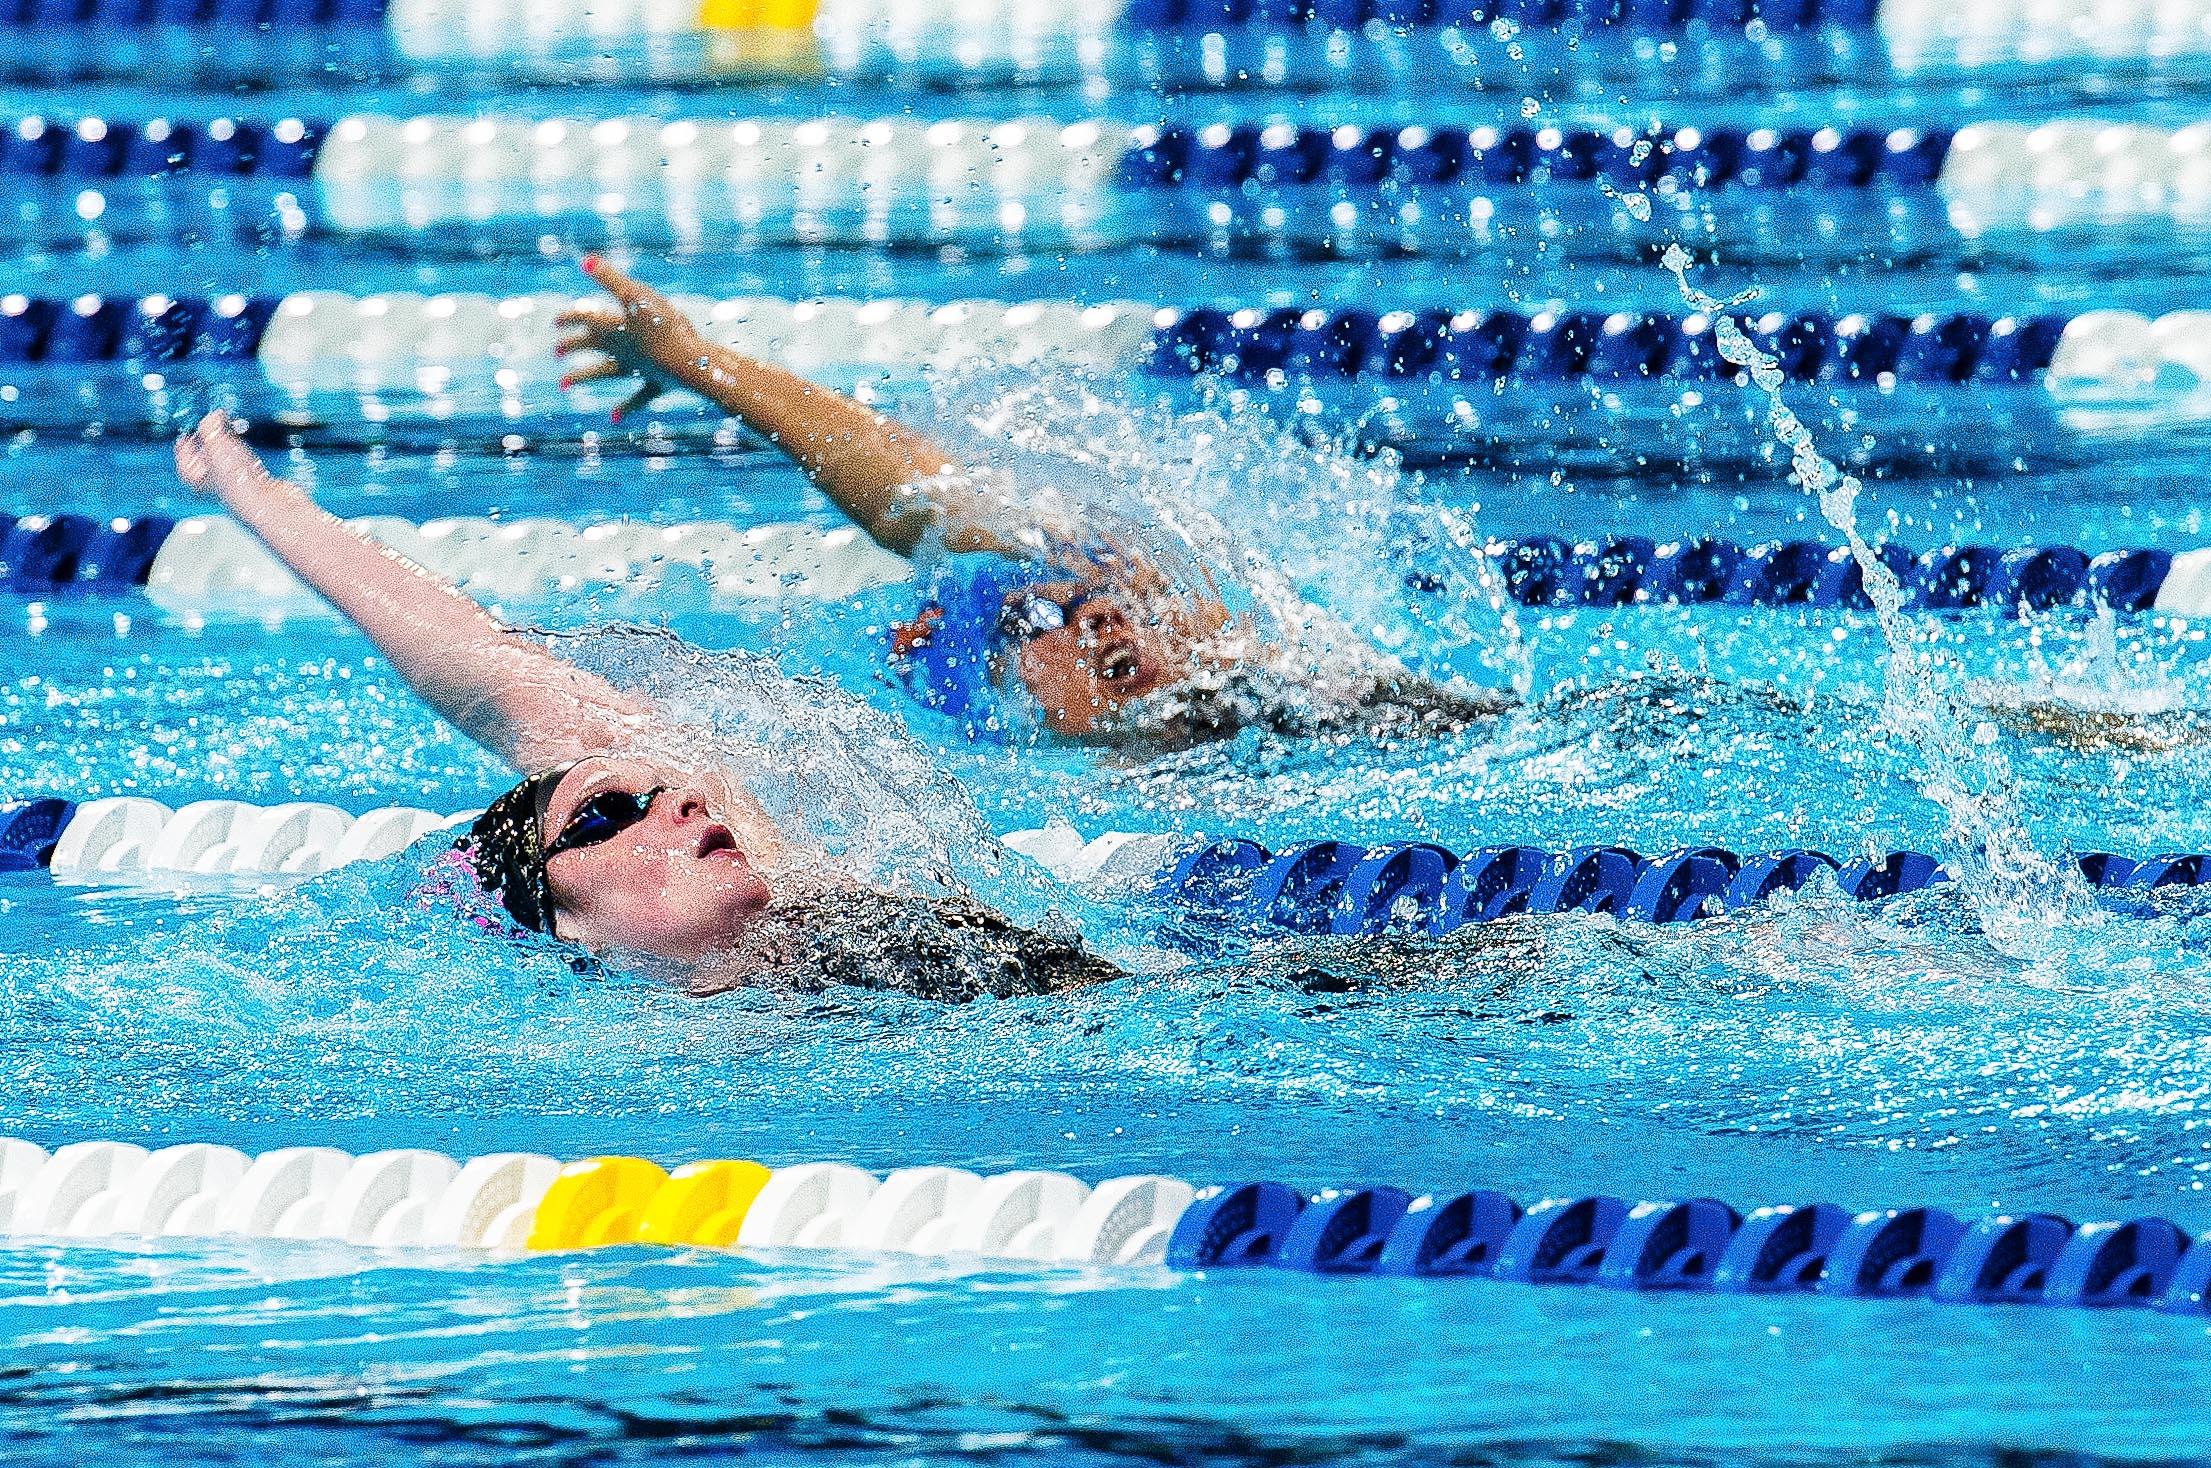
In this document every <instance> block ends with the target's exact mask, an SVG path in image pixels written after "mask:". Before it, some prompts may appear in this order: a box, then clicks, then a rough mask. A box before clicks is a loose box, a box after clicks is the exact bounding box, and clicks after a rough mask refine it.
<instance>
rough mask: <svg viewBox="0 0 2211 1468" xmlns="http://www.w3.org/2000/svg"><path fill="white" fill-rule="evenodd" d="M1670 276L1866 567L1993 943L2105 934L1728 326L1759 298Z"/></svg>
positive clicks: (2029, 947)
mask: <svg viewBox="0 0 2211 1468" xmlns="http://www.w3.org/2000/svg"><path fill="white" fill-rule="evenodd" d="M1665 265H1666V268H1667V269H1668V270H1670V271H1672V272H1673V275H1674V279H1675V281H1676V282H1677V283H1678V284H1679V286H1680V288H1681V293H1682V295H1683V297H1684V298H1685V299H1687V300H1688V301H1689V302H1690V304H1691V305H1693V306H1695V307H1696V308H1697V309H1698V310H1699V311H1703V312H1705V313H1706V314H1708V315H1709V316H1711V318H1712V323H1713V340H1714V342H1715V343H1716V344H1717V346H1718V347H1719V351H1720V355H1721V357H1723V358H1724V359H1725V360H1727V361H1728V362H1730V363H1732V364H1733V365H1735V366H1737V367H1741V368H1743V369H1745V370H1746V371H1748V372H1749V374H1750V378H1751V381H1752V383H1753V384H1755V385H1756V386H1757V388H1758V390H1759V391H1760V392H1762V393H1764V394H1765V395H1766V400H1767V411H1766V423H1767V428H1768V430H1769V431H1770V432H1771V433H1772V434H1773V436H1774V439H1775V440H1776V441H1777V442H1779V443H1780V444H1781V445H1782V446H1783V447H1785V448H1786V449H1788V451H1789V464H1790V476H1791V477H1792V478H1793V479H1794V480H1795V481H1796V482H1797V484H1798V485H1799V486H1801V487H1802V488H1804V489H1805V490H1807V491H1809V492H1810V493H1811V494H1812V495H1813V497H1814V498H1815V499H1817V500H1818V502H1819V507H1820V513H1821V514H1823V515H1824V516H1826V518H1827V521H1828V523H1829V524H1831V525H1833V526H1834V527H1835V529H1836V530H1838V531H1840V532H1841V533H1842V536H1843V539H1844V541H1845V543H1846V544H1847V545H1848V546H1849V548H1850V554H1851V557H1852V558H1853V559H1854V560H1856V561H1857V563H1858V569H1859V571H1860V573H1861V574H1862V575H1863V577H1864V581H1865V589H1866V594H1867V595H1868V596H1869V597H1871V598H1872V601H1873V613H1874V617H1875V619H1876V621H1877V622H1878V624H1879V626H1880V629H1881V636H1882V639H1883V641H1885V642H1886V643H1887V645H1888V657H1887V662H1886V667H1885V671H1886V675H1887V676H1886V679H1885V685H1884V692H1883V701H1882V713H1883V718H1884V721H1885V722H1886V724H1887V725H1888V727H1889V728H1891V729H1893V730H1894V731H1896V732H1897V733H1900V734H1902V735H1903V736H1904V737H1905V738H1907V739H1908V740H1910V741H1911V744H1912V746H1913V748H1914V749H1915V750H1916V751H1917V752H1918V754H1919V757H1920V762H1921V772H1920V776H1919V784H1920V789H1921V791H1922V792H1923V793H1924V794H1925V795H1926V796H1927V797H1928V798H1929V799H1930V800H1932V801H1934V802H1935V803H1936V804H1937V805H1939V806H1941V807H1942V810H1943V812H1944V814H1945V815H1946V816H1947V818H1948V827H1949V828H1948V830H1947V832H1946V833H1945V834H1946V838H1947V840H1946V850H1945V860H1946V861H1947V863H1948V864H1949V866H1950V868H1951V871H1952V874H1953V875H1954V876H1956V877H1957V878H1958V880H1959V882H1960V883H1961V884H1962V885H1963V887H1964V889H1965V891H1966V892H1967V893H1968V895H1969V896H1970V897H1971V898H1972V900H1973V903H1974V906H1975V907H1976V909H1977V910H1978V911H1979V913H1980V917H1981V921H1982V924H1983V926H1984V927H1985V929H1986V930H1987V932H1988V935H1989V939H1990V941H1991V942H1992V943H1994V944H1996V946H1997V947H1998V948H1999V949H2001V950H2002V951H2004V952H2006V953H2009V954H2012V955H2014V956H2017V957H2027V958H2031V957H2036V956H2041V955H2046V954H2048V953H2050V952H2052V951H2053V950H2054V949H2055V948H2056V947H2057V945H2058V944H2060V943H2062V942H2063V941H2064V934H2065V930H2076V931H2077V930H2079V929H2082V928H2088V927H2094V926H2097V925H2099V924H2100V922H2101V920H2102V916H2103V914H2102V912H2101V911H2100V909H2099V908H2098V907H2097V906H2096V902H2095V899H2094V897H2093V896H2092V895H2091V893H2090V892H2089V889H2088V887H2087V885H2086V883H2085V882H2084V881H2083V880H2082V879H2081V877H2080V876H2079V874H2078V873H2076V872H2074V871H2072V870H2070V868H2069V866H2067V865H2061V864H2059V863H2057V862H2053V861H2052V860H2050V859H2049V858H2048V857H2046V856H2044V855H2043V854H2042V853H2041V852H2040V851H2039V850H2037V849H2036V848H2035V845H2034V843H2033V841H2032V840H2031V839H2030V838H2029V837H2028V835H2027V831H2026V821H2025V816H2024V812H2023V811H2022V810H2021V808H2020V803H2019V786H2018V782H2017V781H2016V780H2015V779H2014V778H2013V776H2012V771H2011V763H2010V761H2009V760H2008V759H2006V758H2005V756H2004V753H2003V751H2002V750H2001V749H2000V748H1998V747H1997V744H1996V739H1997V730H1996V726H1995V725H1994V724H1993V723H1991V722H1990V721H1989V720H1988V719H1987V718H1986V717H1985V716H1984V714H1983V713H1982V712H1981V711H1980V710H1978V709H1975V708H1974V707H1972V706H1971V704H1970V702H1969V700H1968V698H1967V697H1966V693H1965V689H1966V686H1967V684H1966V677H1965V672H1964V669H1963V668H1962V667H1960V666H1959V664H1958V662H1957V660H1956V659H1955V658H1953V657H1951V656H1950V655H1949V654H1947V653H1946V652H1944V651H1943V650H1942V649H1940V648H1939V647H1937V646H1935V645H1934V643H1933V641H1932V640H1931V639H1929V638H1926V637H1923V636H1922V635H1921V634H1920V633H1919V632H1918V630H1917V629H1915V628H1914V627H1913V626H1912V624H1911V622H1910V621H1909V620H1908V619H1907V618H1906V617H1905V616H1904V592H1903V586H1902V584H1901V583H1900V582H1898V580H1897V579H1896V574H1895V573H1894V572H1893V571H1891V570H1890V569H1889V567H1888V564H1887V563H1886V562H1885V561H1883V560H1882V559H1881V558H1880V557H1879V556H1878V555H1876V554H1875V553H1874V549H1873V547H1872V545H1871V544H1869V543H1868V542H1867V541H1866V539H1865V537H1864V535H1863V534H1862V533H1860V531H1859V529H1858V516H1857V502H1858V493H1859V490H1860V488H1861V485H1860V484H1859V481H1858V478H1857V476H1856V475H1853V474H1848V473H1845V472H1843V470H1842V469H1841V468H1839V467H1838V466H1837V465H1836V464H1835V463H1834V462H1833V461H1832V460H1830V459H1828V458H1827V457H1826V456H1825V455H1823V454H1822V453H1820V451H1819V447H1818V445H1817V444H1816V443H1814V442H1813V439H1812V433H1811V430H1810V429H1809V428H1807V427H1806V426H1805V424H1804V422H1803V420H1802V419H1800V418H1798V417H1797V415H1796V414H1795V412H1794V411H1792V410H1791V409H1790V407H1789V406H1788V404H1787V403H1786V402H1785V401H1784V400H1783V398H1782V393H1781V390H1782V387H1783V385H1784V383H1785V381H1786V379H1785V377H1784V375H1783V373H1782V371H1781V364H1780V362H1779V361H1778V360H1777V359H1776V358H1774V357H1773V356H1772V355H1771V354H1770V353H1767V352H1765V351H1763V350H1761V349H1760V348H1759V346H1758V344H1757V343H1756V342H1754V341H1752V340H1751V339H1750V337H1749V335H1748V334H1746V333H1745V332H1744V331H1743V329H1742V327H1741V326H1740V325H1739V324H1738V323H1737V322H1736V320H1735V318H1734V317H1733V315H1731V314H1730V313H1731V312H1732V311H1733V309H1734V308H1735V307H1737V306H1740V305H1742V304H1744V303H1745V302H1746V301H1748V300H1750V299H1752V298H1753V297H1754V296H1755V295H1756V292H1755V291H1750V292H1745V293H1744V294H1741V295H1737V296H1735V297H1732V298H1730V299H1728V300H1724V301H1723V300H1719V299H1717V298H1716V297H1713V296H1710V295H1707V294H1706V293H1705V292H1703V291H1701V290H1699V289H1698V288H1697V287H1696V286H1694V285H1692V284H1690V281H1689V265H1690V260H1689V252H1688V251H1686V250H1684V249H1683V248H1682V247H1681V246H1680V245H1679V244H1669V245H1668V246H1667V247H1666V255H1665Z"/></svg>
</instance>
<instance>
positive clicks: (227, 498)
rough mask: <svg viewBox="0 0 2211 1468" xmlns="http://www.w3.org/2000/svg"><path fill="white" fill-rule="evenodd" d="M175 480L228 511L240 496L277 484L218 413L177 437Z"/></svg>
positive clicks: (254, 454)
mask: <svg viewBox="0 0 2211 1468" xmlns="http://www.w3.org/2000/svg"><path fill="white" fill-rule="evenodd" d="M177 477H178V478H179V479H182V480H183V481H184V482H185V483H186V484H188V485H190V486H191V487H192V488H194V489H196V490H198V491H199V492H200V493H202V494H207V495H213V496H214V497H215V498H216V499H218V500H220V501H222V502H223V504H224V505H225V506H230V507H235V506H236V504H237V502H238V500H239V498H240V497H241V496H244V495H248V494H251V493H254V492H256V491H261V490H265V489H268V488H270V487H272V486H275V485H277V484H278V481H277V480H275V479H272V478H271V477H270V475H269V471H268V469H267V468H266V467H264V466H263V464H262V463H261V458H260V456H259V455H258V454H256V453H254V451H253V450H252V449H250V448H247V447H246V444H245V441H244V440H243V439H241V438H239V437H238V430H237V429H236V427H234V426H233V425H232V423H231V421H230V415H229V414H228V413H225V412H222V411H220V410H217V411H215V412H211V413H209V414H207V415H206V416H205V417H203V418H202V419H200V421H199V423H198V424H197V425H195V426H194V427H192V428H190V429H188V430H186V431H185V432H184V433H183V434H181V435H179V436H178V438H177Z"/></svg>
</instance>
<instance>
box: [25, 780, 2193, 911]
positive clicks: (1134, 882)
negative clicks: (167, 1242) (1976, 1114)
mask: <svg viewBox="0 0 2211 1468" xmlns="http://www.w3.org/2000/svg"><path fill="white" fill-rule="evenodd" d="M474 814H475V812H473V811H466V812H462V813H460V814H458V815H446V814H442V813H439V812H435V811H426V810H419V809H415V808H412V807H406V806H391V807H386V808H382V809H379V810H375V811H371V812H369V813H367V814H365V815H361V816H352V815H349V814H347V813H346V812H345V811H343V810H340V809H339V808H338V807H336V806H333V805H329V804H327V803H323V802H317V801H293V802H287V803H284V804H280V805H273V806H258V805H253V804H250V803H248V802H245V801H237V800H201V801H194V802H192V803H191V804H189V805H185V806H182V807H179V808H175V809H172V808H170V807H169V806H167V805H164V804H162V803H161V802H160V801H157V800H152V799H148V798H146V797H143V796H114V797H104V798H101V799H95V800H87V801H82V802H79V801H71V800H64V799H60V798H56V797H46V798H40V799H33V800H23V801H16V802H13V803H10V804H7V805H0V870H13V871H34V870H38V869H42V868H43V869H45V870H47V871H50V872H51V873H52V874H53V875H54V876H55V877H56V878H58V879H60V880H63V881H72V882H103V881H131V880H150V881H156V882H158V881H163V880H168V879H171V878H176V877H182V876H225V875H229V876H241V875H255V874H269V875H277V874H293V875H304V874H310V873H314V872H320V871H326V870H329V869H330V868H333V867H338V866H343V865H345V864H347V863H348V862H353V861H360V860H373V859H376V858H380V857H384V856H389V855H391V854H392V853H394V852H397V851H402V850H405V849H406V848H407V847H408V846H409V845H411V844H413V843H414V842H415V841H417V840H420V839H421V838H422V837H424V836H425V835H428V834H430V833H431V832H434V831H440V830H444V829H447V828H449V827H452V826H455V825H458V824H460V823H463V822H465V821H467V820H469V819H470V818H471V817H472V816H473V815H474ZM1005 843H1006V845H1007V847H1008V848H1009V849H1011V850H1014V851H1017V852H1019V853H1021V854H1022V855H1024V856H1026V857H1029V858H1030V859H1031V860H1033V861H1035V862H1037V863H1038V864H1039V865H1041V866H1043V867H1045V868H1046V869H1048V870H1050V871H1051V872H1052V873H1053V874H1054V875H1056V876H1058V877H1059V878H1060V879H1061V880H1062V881H1065V882H1068V883H1070V884H1073V885H1080V886H1090V887H1097V888H1101V889H1112V890H1115V891H1123V892H1132V893H1135V894H1138V895H1140V896H1144V897H1148V898H1152V899H1156V900H1159V901H1162V902H1167V903H1172V904H1175V905H1178V906H1179V907H1181V908H1182V909H1183V910H1184V911H1185V912H1187V913H1189V914H1190V915H1192V916H1197V917H1201V918H1208V919H1212V920H1217V921H1220V922H1224V923H1229V924H1233V925H1237V926H1239V927H1242V928H1245V929H1248V930H1251V931H1254V932H1263V931H1266V930H1268V929H1278V930H1287V931H1290V932H1297V933H1316V934H1318V933H1332V934H1338V935H1344V936H1360V935H1373V934H1377V933H1382V932H1405V933H1426V934H1442V933H1447V932H1450V931H1452V930H1454V929H1456V928H1460V927H1463V926H1465V925H1466V924H1469V923H1485V922H1495V921H1498V920H1499V919H1502V918H1508V917H1516V916H1520V915H1523V914H1534V915H1547V914H1558V913H1569V912H1583V913H1610V914H1611V915H1613V916H1614V917H1616V918H1618V919H1620V920H1621V921H1623V922H1644V923H1682V922H1691V921H1694V920H1696V919H1698V918H1702V917H1712V916H1718V915H1720V914H1723V913H1728V912H1733V911H1738V910H1740V909H1742V908H1746V907H1750V906H1753V905H1755V904H1757V903H1759V902H1763V901H1765V900H1766V899H1768V898H1770V897H1772V896H1774V895H1775V894H1776V893H1780V892H1794V891H1797V890H1799V889H1801V888H1803V887H1804V886H1805V885H1806V884H1807V883H1809V882H1812V881H1813V880H1814V879H1816V878H1819V877H1821V876H1822V875H1823V874H1824V875H1825V876H1826V877H1827V878H1828V879H1830V880H1832V881H1833V883H1834V884H1835V886H1836V887H1837V888H1838V889H1839V890H1841V891H1842V893H1843V894H1844V895H1846V896H1848V897H1850V898H1851V899H1853V900H1855V901H1859V902H1876V901H1880V900H1882V899H1885V898H1889V897H1895V896H1900V895H1903V894H1907V893H1911V892H1917V891H1920V890H1922V889H1924V888H1927V887H1930V886H1933V885H1936V884H1938V883H1941V882H1945V881H1948V880H1949V877H1948V874H1947V873H1945V872H1944V871H1943V870H1942V867H1941V865H1940V864H1939V863H1938V862H1937V861H1936V860H1935V859H1934V858H1933V857H1930V856H1927V855H1925V854H1923V853H1920V852H1915V851H1896V852H1889V853H1886V854H1883V855H1879V856H1869V857H1860V858H1858V859H1856V860H1853V861H1837V860H1836V859H1835V858H1833V857H1830V856H1827V855H1824V854H1822V853H1820V852H1817V851H1805V850H1791V851H1776V852H1765V853H1759V854H1748V855H1744V854H1738V853H1735V852H1732V851H1727V850H1723V849H1721V848H1718V847H1690V848H1684V849H1681V850H1678V851H1673V852H1668V853H1664V854H1661V855H1658V856H1644V855H1641V854H1639V853H1637V852H1635V851H1631V850H1629V849H1628V848H1626V847H1621V846H1585V847H1575V848H1572V849H1569V850H1566V851H1545V850H1543V849H1541V848H1539V847H1533V846H1485V847H1482V848H1480V849H1478V850H1476V851H1472V852H1469V853H1466V854H1465V855H1463V856H1462V855H1461V854H1460V853H1458V852H1455V851H1452V850H1450V849H1448V848H1445V847H1442V846H1437V845H1434V844H1432V843H1428V842H1412V841H1401V842H1387V843H1384V844H1381V845H1377V846H1371V847H1370V846H1361V845H1357V844H1355V843H1352V842H1348V841H1309V842H1304V843H1301V844H1299V845H1296V846H1291V847H1286V848H1284V849H1283V850H1282V851H1279V852H1270V851H1269V850H1268V849H1267V848H1266V847H1264V846H1261V845H1260V844H1259V843H1257V842H1255V841H1245V840H1229V841H1219V842H1214V843H1211V844H1208V845H1192V844H1190V843H1189V842H1187V841H1183V840H1180V839H1178V838H1174V837H1169V836H1157V835H1145V836H1138V835H1130V834H1126V833H1111V834H1108V835H1104V836H1100V837H1096V838H1094V839H1092V840H1090V841H1088V842H1085V841H1083V840H1082V839H1081V838H1080V837H1079V836H1077V835H1076V834H1075V833H1074V832H1072V831H1071V830H1068V829H1067V828H1065V827H1054V828H1049V829H1045V830H1038V831H1016V832H1013V833H1012V834H1010V835H1008V836H1007V837H1006V838H1005ZM2079 865H2080V870H2081V872H2082V875H2083V876H2085V877H2086V878H2087V879H2088V880H2089V881H2090V882H2092V883H2094V884H2095V885H2097V886H2099V887H2104V888H2110V889H2124V890H2126V891H2129V892H2133V893H2137V894H2147V893H2148V892H2150V891H2152V890H2154V889H2156V888H2159V887H2168V886H2175V885H2178V886H2199V885H2204V884H2206V883H2211V856H2206V855H2204V854H2201V853H2174V854H2167V855H2162V856H2154V857H2149V858H2146V859H2142V860H2136V859H2133V858H2129V857H2124V856H2118V855H2115V854H2112V853H2109V852H2095V853H2091V854H2089V855H2087V856H2084V857H2081V858H2080V859H2079Z"/></svg>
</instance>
